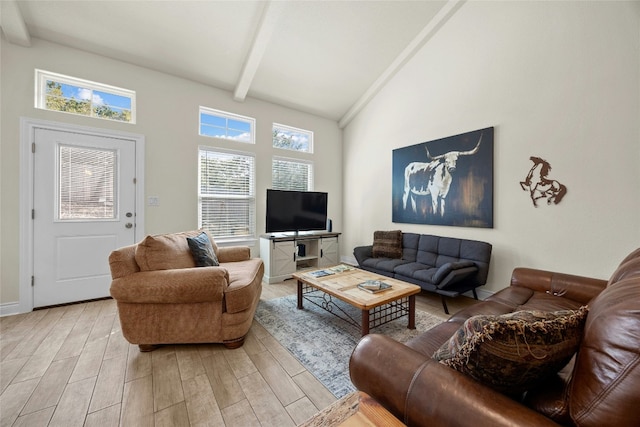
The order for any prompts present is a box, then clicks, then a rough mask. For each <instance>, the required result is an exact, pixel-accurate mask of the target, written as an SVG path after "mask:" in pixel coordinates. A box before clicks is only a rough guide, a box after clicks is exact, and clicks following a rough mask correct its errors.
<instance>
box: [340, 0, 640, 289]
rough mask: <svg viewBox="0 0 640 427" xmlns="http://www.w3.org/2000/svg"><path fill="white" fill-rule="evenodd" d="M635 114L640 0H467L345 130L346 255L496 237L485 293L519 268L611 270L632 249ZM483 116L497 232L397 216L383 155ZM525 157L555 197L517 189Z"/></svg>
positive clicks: (638, 218)
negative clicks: (393, 240) (540, 198)
mask: <svg viewBox="0 0 640 427" xmlns="http://www.w3.org/2000/svg"><path fill="white" fill-rule="evenodd" d="M639 118H640V3H639V2H633V3H631V2H502V1H500V2H467V3H465V4H464V5H463V6H462V7H461V8H460V10H459V11H458V12H457V13H456V14H455V15H454V16H453V17H452V18H451V20H450V21H449V22H447V23H446V24H445V25H444V26H443V27H442V29H441V30H440V31H439V32H438V33H437V34H436V35H435V36H434V37H433V38H432V39H431V40H430V41H429V42H428V43H427V44H426V45H425V46H424V47H423V48H422V49H421V50H420V52H419V53H418V54H417V55H416V56H415V57H414V58H413V59H412V60H411V61H410V62H408V63H407V65H406V66H405V67H404V68H403V69H402V70H401V71H400V72H399V73H398V74H397V75H396V76H395V77H394V78H393V79H392V81H390V82H389V84H388V85H386V86H385V88H384V89H383V90H382V91H381V92H380V93H379V94H378V95H377V96H376V97H375V99H374V100H373V101H372V102H371V103H370V104H369V105H368V106H367V107H366V108H365V109H364V110H363V111H362V112H361V113H360V114H359V115H358V116H357V117H356V118H355V119H354V120H353V121H352V122H351V123H350V124H349V125H348V126H347V127H346V128H345V130H344V136H343V139H344V145H345V146H344V179H345V187H344V212H345V215H344V231H345V234H344V238H343V240H342V244H343V248H344V249H343V254H344V253H345V252H346V251H347V250H348V249H349V248H353V247H355V246H358V245H362V244H370V243H371V241H372V237H373V236H372V235H373V231H374V230H379V229H382V230H385V229H387V230H388V229H402V230H404V231H411V232H418V233H425V234H436V235H442V236H451V237H460V238H469V239H477V240H484V241H487V242H490V243H492V244H493V257H492V265H491V270H490V275H489V282H488V285H487V286H486V287H485V289H486V290H487V291H489V292H492V291H495V290H499V289H501V288H503V287H505V286H507V285H508V284H509V278H510V276H511V271H512V270H513V268H514V267H516V266H528V267H534V268H541V269H547V270H553V271H562V272H567V273H572V274H579V275H587V276H593V277H599V278H608V277H609V276H610V274H611V273H612V272H613V269H614V268H615V267H616V265H617V264H618V263H619V261H620V260H621V259H622V257H623V256H625V255H626V254H627V253H628V252H630V251H631V250H632V249H635V248H637V247H638V246H640V213H639V212H640V120H639ZM489 126H495V139H494V228H493V229H478V228H462V227H446V226H429V225H413V224H394V223H392V221H391V160H392V155H391V151H392V150H393V149H395V148H400V147H404V146H409V145H413V144H417V143H420V142H424V141H430V140H433V139H438V138H442V137H446V136H450V135H456V134H459V133H463V132H467V131H471V130H476V129H481V128H485V127H489ZM532 155H535V156H539V157H542V158H545V159H547V160H548V161H549V162H550V163H551V165H552V167H553V170H552V171H551V173H550V178H553V179H557V180H559V181H561V182H563V183H564V184H565V185H566V186H567V188H568V193H567V195H566V197H565V198H564V200H562V202H561V203H560V204H558V205H552V206H547V205H543V206H540V207H539V208H537V209H536V208H534V207H533V206H532V203H531V200H530V198H529V195H528V193H526V192H524V191H523V190H522V189H521V188H520V185H519V182H520V181H522V180H523V179H524V177H525V176H526V174H527V172H528V170H529V168H530V167H531V165H532V163H531V161H530V160H529V157H530V156H532ZM348 255H351V254H348Z"/></svg>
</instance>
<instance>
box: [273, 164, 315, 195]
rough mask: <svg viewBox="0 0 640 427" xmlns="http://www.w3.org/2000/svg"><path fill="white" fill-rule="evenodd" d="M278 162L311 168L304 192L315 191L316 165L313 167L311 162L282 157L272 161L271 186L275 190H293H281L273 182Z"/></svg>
mask: <svg viewBox="0 0 640 427" xmlns="http://www.w3.org/2000/svg"><path fill="white" fill-rule="evenodd" d="M276 162H287V163H297V164H303V165H307V166H309V174H308V180H307V188H306V189H304V190H302V191H313V175H314V165H313V161H311V160H301V159H293V158H290V157H280V156H274V157H273V159H272V161H271V186H272V188H273V189H274V190H291V189H292V188H291V187H289V188H279V187H278V186H276V185H274V184H275V183H274V181H273V172H274V170H275V163H276Z"/></svg>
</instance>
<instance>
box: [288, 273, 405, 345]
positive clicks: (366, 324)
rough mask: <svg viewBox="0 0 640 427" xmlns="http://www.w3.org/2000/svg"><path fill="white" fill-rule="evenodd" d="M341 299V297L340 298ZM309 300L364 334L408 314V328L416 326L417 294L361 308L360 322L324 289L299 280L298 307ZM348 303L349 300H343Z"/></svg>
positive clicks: (300, 308) (300, 307)
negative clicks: (369, 307)
mask: <svg viewBox="0 0 640 427" xmlns="http://www.w3.org/2000/svg"><path fill="white" fill-rule="evenodd" d="M338 299H339V298H338ZM303 300H307V301H309V302H310V303H312V304H315V305H316V306H318V307H320V308H322V309H323V310H326V311H328V312H329V313H331V314H333V315H334V316H336V317H338V318H340V319H342V320H344V321H345V322H347V323H349V324H351V325H353V326H355V327H356V328H358V329H360V330H361V331H362V336H365V335H367V334H368V333H369V330H370V329H371V328H375V327H377V326H381V325H384V324H385V323H389V322H391V321H393V320H396V319H399V318H401V317H404V316H408V325H407V328H408V329H415V328H416V296H415V295H410V296H408V297H404V298H400V299H397V300H395V301H391V302H388V303H386V304H383V305H379V306H377V307H373V308H371V309H368V310H365V309H363V310H360V311H361V312H362V317H361V320H360V322H358V320H356V319H354V318H353V316H351V315H350V314H349V313H347V312H346V311H344V310H343V309H342V308H341V307H340V306H339V305H337V304H336V303H335V302H334V301H333V297H332V296H331V295H329V294H327V293H325V292H324V291H322V290H320V289H317V288H314V287H313V286H309V285H307V284H306V283H303V282H301V281H298V309H299V310H302V309H303V308H304V306H303V303H302V301H303ZM343 302H345V303H347V304H348V302H346V301H343Z"/></svg>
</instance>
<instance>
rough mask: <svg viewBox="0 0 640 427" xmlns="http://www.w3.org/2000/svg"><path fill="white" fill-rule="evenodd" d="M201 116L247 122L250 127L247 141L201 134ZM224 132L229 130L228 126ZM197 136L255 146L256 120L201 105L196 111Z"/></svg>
mask: <svg viewBox="0 0 640 427" xmlns="http://www.w3.org/2000/svg"><path fill="white" fill-rule="evenodd" d="M203 114H207V115H210V116H218V117H223V118H225V119H231V120H238V121H243V122H248V123H249V127H250V130H249V140H248V141H244V140H241V139H236V138H231V137H218V136H211V135H205V134H203V133H202V120H201V119H202V115H203ZM226 130H229V127H228V126H227V127H226ZM198 135H200V136H204V137H206V138H216V139H223V140H226V141H235V142H241V143H243V144H255V143H256V119H254V118H253V117H248V116H242V115H240V114H234V113H229V112H228V111H222V110H216V109H214V108H209V107H204V106H202V105H201V106H200V108H199V109H198Z"/></svg>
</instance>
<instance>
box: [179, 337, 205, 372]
mask: <svg viewBox="0 0 640 427" xmlns="http://www.w3.org/2000/svg"><path fill="white" fill-rule="evenodd" d="M176 358H177V360H178V368H179V369H180V379H181V380H182V381H186V380H188V379H192V378H195V377H197V376H198V375H202V374H204V373H205V370H204V365H203V364H202V358H201V357H200V353H199V351H198V346H197V345H181V346H176Z"/></svg>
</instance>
